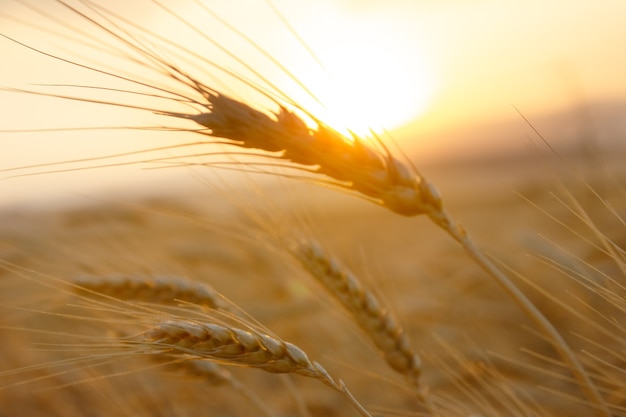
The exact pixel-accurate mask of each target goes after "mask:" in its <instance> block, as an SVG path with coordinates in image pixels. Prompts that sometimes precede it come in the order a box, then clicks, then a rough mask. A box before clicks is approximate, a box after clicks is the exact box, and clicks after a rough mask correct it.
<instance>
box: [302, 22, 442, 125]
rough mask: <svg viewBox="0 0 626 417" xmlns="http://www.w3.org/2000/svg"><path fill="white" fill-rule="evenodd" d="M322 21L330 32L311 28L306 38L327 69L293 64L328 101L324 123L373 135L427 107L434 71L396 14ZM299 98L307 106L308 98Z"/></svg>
mask: <svg viewBox="0 0 626 417" xmlns="http://www.w3.org/2000/svg"><path fill="white" fill-rule="evenodd" d="M329 15H331V16H333V17H329ZM312 20H315V19H312ZM319 20H324V21H325V24H324V30H319V27H318V28H317V29H316V30H311V31H309V32H308V33H307V35H308V36H307V37H306V41H307V42H308V43H309V46H310V47H311V49H312V50H313V51H314V53H315V54H316V56H317V58H319V60H320V61H321V62H322V64H323V68H315V67H316V66H315V65H310V64H309V63H302V62H298V61H296V62H294V63H293V64H292V67H293V69H294V73H295V74H296V75H297V76H298V77H299V78H300V79H301V80H302V81H303V82H304V83H305V84H306V85H307V86H308V87H309V88H310V89H311V90H312V91H314V92H315V95H316V96H317V97H318V98H319V99H320V101H321V102H322V103H323V105H324V109H323V113H324V114H323V121H324V122H326V123H328V124H330V125H331V126H333V127H336V128H338V129H348V130H351V131H353V132H355V133H357V134H367V133H368V132H370V130H374V131H378V132H380V131H382V130H392V129H394V128H396V127H399V126H401V125H402V124H404V123H408V122H410V121H412V120H414V119H415V118H418V117H419V116H420V115H422V114H423V113H424V112H425V111H426V110H427V108H428V105H429V102H430V101H431V99H432V97H433V95H434V92H435V84H436V80H435V77H434V70H433V68H432V65H431V63H430V62H429V60H428V56H427V53H426V51H425V50H421V49H420V48H419V47H418V46H416V42H415V39H413V38H411V39H410V38H409V37H408V36H407V35H406V34H404V33H403V32H402V31H400V30H397V29H396V28H395V27H394V22H393V18H392V16H388V18H380V17H379V16H377V15H374V14H372V13H337V11H335V12H334V13H332V14H331V13H329V14H325V15H320V16H319ZM302 26H304V27H306V23H305V24H303V25H302ZM298 101H299V102H300V103H301V104H304V105H305V106H306V101H307V98H303V99H300V98H299V97H298ZM307 110H308V108H307Z"/></svg>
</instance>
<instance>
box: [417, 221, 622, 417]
mask: <svg viewBox="0 0 626 417" xmlns="http://www.w3.org/2000/svg"><path fill="white" fill-rule="evenodd" d="M428 216H429V217H430V219H431V220H432V221H433V222H434V223H435V224H437V225H438V226H439V227H441V228H442V229H443V230H444V231H446V233H448V234H449V235H450V236H451V237H452V238H453V239H454V240H456V241H457V242H458V243H459V244H460V245H461V246H462V247H463V249H464V250H465V252H466V253H467V254H468V255H469V256H470V258H472V260H473V261H475V262H476V263H477V264H478V265H479V266H480V267H481V268H482V269H483V270H484V271H485V272H487V273H488V274H489V275H490V276H491V277H492V278H493V279H494V280H495V281H496V282H497V283H498V284H499V285H500V287H502V288H503V289H504V291H505V292H506V293H507V294H508V295H509V296H510V297H511V298H512V299H513V300H514V301H515V303H516V304H517V305H518V307H520V309H521V310H522V311H523V312H524V313H525V314H526V315H527V316H528V317H529V318H530V319H531V320H533V321H534V322H535V324H536V325H537V326H538V327H539V328H540V329H541V330H542V331H543V332H544V334H546V336H548V339H549V340H550V342H551V344H552V346H553V347H554V348H555V349H556V351H557V352H558V353H559V355H560V356H561V358H562V359H563V361H565V363H566V364H567V365H568V367H569V369H570V372H571V373H572V375H573V376H574V377H575V378H576V380H577V381H578V384H579V386H580V388H581V389H582V391H583V392H584V394H585V396H586V397H587V399H589V401H591V403H592V404H595V407H596V411H597V412H598V415H600V416H602V417H611V412H610V411H609V409H608V407H607V405H606V403H605V401H604V399H603V398H602V396H601V395H600V392H599V391H598V388H597V387H596V385H595V384H594V383H593V382H592V381H591V379H590V378H589V375H588V374H587V372H586V371H585V369H584V367H583V365H582V364H581V362H580V361H579V360H578V358H577V357H576V355H575V354H574V352H573V351H572V349H571V348H570V347H569V345H568V344H567V342H566V341H565V339H563V336H561V334H560V333H559V331H558V330H557V329H556V328H555V327H554V325H553V324H552V323H551V322H550V320H548V319H547V318H546V316H545V315H544V314H543V313H542V312H541V311H540V310H539V309H538V308H537V307H536V306H535V304H534V303H533V302H532V301H531V300H530V299H529V298H528V297H527V296H526V295H525V294H524V293H523V292H522V291H521V290H520V289H519V288H518V287H517V286H516V285H515V284H514V283H513V281H511V279H510V278H509V277H508V276H507V275H506V274H505V273H504V272H502V270H501V269H500V268H498V267H497V266H496V265H495V264H494V263H493V262H491V261H490V260H489V258H488V257H487V256H486V255H485V254H484V253H483V251H482V250H481V249H480V248H479V247H478V246H477V245H476V243H475V242H474V241H473V239H472V238H471V237H470V235H469V234H468V233H467V231H466V230H465V229H464V228H463V226H461V225H460V224H458V223H456V222H454V221H453V220H452V218H451V217H450V216H449V214H448V213H447V212H446V211H445V210H438V211H433V212H430V213H428Z"/></svg>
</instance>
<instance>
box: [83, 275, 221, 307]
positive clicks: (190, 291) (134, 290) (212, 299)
mask: <svg viewBox="0 0 626 417" xmlns="http://www.w3.org/2000/svg"><path fill="white" fill-rule="evenodd" d="M72 284H73V289H74V291H75V292H78V293H85V292H88V293H90V294H95V295H105V296H109V297H113V298H116V299H120V300H133V301H145V302H150V303H156V304H164V305H168V304H169V305H172V304H177V303H179V302H186V303H191V304H195V305H199V306H202V307H205V308H209V309H221V310H225V309H228V305H227V303H226V301H225V300H224V299H223V298H222V296H221V295H220V294H219V293H218V292H217V291H215V290H214V289H213V288H211V287H210V286H208V285H206V284H201V283H197V282H193V281H189V280H186V279H183V278H181V277H177V276H167V275H150V276H148V275H121V274H120V275H111V276H106V277H100V276H97V275H81V276H78V277H76V278H74V279H73V280H72Z"/></svg>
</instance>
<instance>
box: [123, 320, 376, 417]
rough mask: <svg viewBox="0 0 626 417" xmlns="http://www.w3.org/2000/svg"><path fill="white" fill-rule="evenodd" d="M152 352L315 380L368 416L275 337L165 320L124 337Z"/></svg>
mask: <svg viewBox="0 0 626 417" xmlns="http://www.w3.org/2000/svg"><path fill="white" fill-rule="evenodd" d="M126 343H127V344H131V345H139V346H141V348H142V351H143V352H144V353H148V354H153V355H163V354H166V355H172V354H180V355H184V356H186V357H190V358H197V359H206V360H210V361H213V362H217V363H222V364H225V365H233V366H243V367H250V368H257V369H262V370H264V371H266V372H272V373H293V374H298V375H303V376H306V377H309V378H314V379H317V380H319V381H321V382H323V383H324V384H326V385H328V386H330V387H332V388H333V389H335V390H337V391H338V392H340V393H342V394H343V395H344V396H345V397H346V398H347V399H348V400H349V401H350V403H351V404H352V405H353V406H354V407H355V408H356V409H357V411H359V413H360V414H361V415H362V416H367V417H371V415H370V414H369V413H368V412H367V410H365V408H363V406H362V405H361V404H360V403H359V402H358V401H357V400H356V399H355V398H354V397H353V396H352V394H351V393H350V392H349V391H348V389H347V387H346V386H345V384H344V383H343V382H342V381H335V380H334V379H333V378H332V377H331V376H330V375H329V374H328V372H327V371H326V370H325V369H324V368H323V367H322V366H321V365H320V364H319V363H317V362H313V361H311V360H310V359H309V358H308V356H307V355H306V353H305V352H304V351H303V350H302V349H300V348H299V347H297V346H295V345H293V344H291V343H288V342H285V341H282V340H280V339H278V338H276V337H273V336H269V335H267V334H263V333H259V332H256V331H255V330H252V329H246V330H244V329H241V328H237V327H232V326H228V325H222V324H216V323H197V322H191V321H165V322H161V323H158V324H157V325H156V326H154V327H152V328H151V329H149V330H148V331H146V332H144V333H142V334H140V335H138V336H135V337H133V338H132V339H127V340H126Z"/></svg>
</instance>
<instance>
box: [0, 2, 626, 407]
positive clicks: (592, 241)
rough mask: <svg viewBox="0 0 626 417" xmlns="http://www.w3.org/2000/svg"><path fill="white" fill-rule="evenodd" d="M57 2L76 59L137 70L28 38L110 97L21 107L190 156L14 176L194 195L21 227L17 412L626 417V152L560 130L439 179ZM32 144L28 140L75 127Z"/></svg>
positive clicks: (9, 252) (11, 268)
mask: <svg viewBox="0 0 626 417" xmlns="http://www.w3.org/2000/svg"><path fill="white" fill-rule="evenodd" d="M50 4H51V5H54V6H55V7H56V9H54V10H57V13H60V10H64V11H65V12H66V13H67V12H69V13H70V14H72V15H75V16H78V17H79V20H78V22H80V23H77V24H76V27H75V28H76V30H75V31H74V32H72V33H73V35H72V36H73V37H71V38H69V40H70V41H74V42H75V40H76V39H79V41H78V42H77V44H78V45H80V46H81V47H88V48H92V49H96V50H97V51H98V52H103V53H105V54H106V53H108V54H112V56H113V57H114V58H116V59H117V60H121V61H126V62H131V63H134V65H135V66H134V67H130V68H128V69H124V70H123V71H122V70H120V72H119V73H118V72H116V68H115V63H116V62H117V61H115V62H113V63H112V64H111V65H109V64H108V62H109V61H106V60H104V61H103V60H100V61H98V60H95V62H96V63H95V64H94V63H93V62H91V61H90V60H85V61H80V60H79V58H78V57H74V56H72V58H67V59H66V58H61V59H59V58H60V57H63V56H65V55H63V54H62V53H61V52H56V51H55V52H48V51H46V50H43V49H39V48H40V46H35V45H34V44H31V43H28V42H26V41H23V42H22V40H21V39H19V38H16V37H14V36H11V34H4V33H3V34H4V35H5V36H8V38H5V40H6V41H7V42H10V43H11V44H12V45H14V46H16V47H19V48H22V49H24V50H28V51H29V52H30V53H34V54H35V55H38V56H42V57H43V58H45V59H46V60H49V61H53V62H55V63H56V64H59V65H61V66H66V67H68V71H70V70H76V69H78V70H80V71H79V72H84V73H85V74H89V75H93V73H94V72H97V73H98V74H97V75H98V76H101V77H102V78H101V79H100V80H99V81H92V80H89V81H81V80H76V81H73V83H72V85H71V86H70V85H68V84H66V83H65V81H60V82H58V83H57V82H56V81H55V80H51V82H54V83H55V84H56V85H47V86H46V85H34V86H32V88H31V87H28V88H22V87H14V88H13V87H10V88H13V90H12V91H5V93H7V94H9V93H10V94H17V95H20V96H27V97H31V96H32V97H44V98H48V99H50V100H52V102H57V101H59V102H60V101H68V100H69V101H72V102H75V103H76V104H77V105H79V106H96V107H94V108H99V107H102V108H109V107H111V106H115V107H119V108H121V110H122V111H127V112H128V113H129V115H130V116H129V117H130V119H129V120H130V121H128V122H127V120H126V119H124V121H123V122H119V121H118V124H117V127H116V129H118V130H121V131H122V132H123V134H124V135H125V137H128V133H133V134H134V133H135V132H136V133H137V135H138V136H142V135H146V136H148V137H149V136H150V135H151V134H163V135H164V136H163V137H165V142H160V141H161V140H162V139H161V138H160V137H159V139H158V141H159V142H155V143H154V144H151V145H148V146H146V147H145V148H136V147H135V146H133V147H131V148H130V149H133V151H125V152H113V153H111V154H110V155H109V154H108V153H106V152H105V154H104V155H103V154H102V153H101V154H97V155H95V156H96V157H94V158H84V157H77V158H73V157H67V158H65V159H61V160H54V161H52V162H54V164H50V163H49V162H50V161H44V162H40V161H36V163H33V164H31V165H29V166H25V165H22V166H17V167H16V166H8V167H6V168H5V167H3V171H2V172H3V173H4V174H5V177H4V178H3V182H4V183H7V182H10V183H18V182H19V181H23V183H24V184H29V183H28V182H27V180H28V178H29V176H34V177H35V179H36V180H39V179H40V178H41V179H44V180H45V179H47V178H52V177H54V176H56V175H70V176H72V175H73V176H81V175H85V176H86V177H87V176H88V175H90V174H89V173H91V172H105V173H106V172H109V171H112V170H114V169H115V167H114V165H124V168H125V169H127V171H126V172H130V173H131V174H130V175H140V174H139V172H142V174H141V175H144V171H143V170H142V168H146V167H148V168H155V167H158V168H167V169H161V170H159V169H157V170H155V171H157V172H158V173H159V174H161V172H162V171H165V172H168V171H176V172H177V173H179V174H180V173H181V172H182V173H183V175H182V177H183V180H184V181H185V182H186V183H189V184H193V187H187V186H186V185H179V186H178V189H173V188H172V187H169V188H167V189H164V190H158V188H154V189H150V190H142V191H141V192H139V191H136V192H133V193H132V194H115V193H113V194H111V193H107V194H105V193H103V194H97V193H94V194H91V195H90V196H89V197H88V198H86V199H84V200H83V201H82V203H81V204H64V205H60V206H59V207H56V208H45V209H42V208H36V207H23V206H17V205H15V206H11V205H6V207H4V208H2V210H1V211H0V309H1V312H0V332H1V333H2V341H3V343H2V344H0V350H1V354H0V376H1V378H0V381H1V382H0V415H2V416H4V415H7V416H9V415H29V416H57V415H58V416H73V415H76V416H105V415H106V416H131V415H132V416H144V415H145V416H190V415H198V414H203V415H220V416H248V415H265V416H287V415H289V416H291V415H293V416H335V415H336V416H339V415H342V416H343V415H362V416H421V415H424V416H563V415H567V416H590V415H598V416H620V415H626V373H625V371H624V367H625V366H626V342H625V340H626V334H625V332H624V318H625V313H626V309H625V306H626V304H625V303H624V298H625V297H626V291H625V286H626V281H625V278H626V256H625V252H624V248H625V247H626V223H625V222H624V218H625V216H624V213H626V198H625V193H626V189H625V188H624V179H625V178H626V172H625V171H624V166H623V162H622V161H623V159H624V149H622V148H620V147H616V148H613V149H606V150H604V149H596V150H595V151H594V152H593V153H590V152H583V151H581V152H572V151H571V150H568V151H567V152H559V149H558V148H556V149H554V148H551V147H550V145H549V143H548V144H546V143H544V142H543V140H544V138H542V137H539V136H537V137H536V138H535V140H536V142H537V143H538V144H539V146H538V148H537V149H536V150H535V151H534V152H529V153H526V154H517V155H515V156H514V157H512V158H509V159H506V160H503V159H498V158H493V159H483V160H474V161H471V160H470V161H468V162H465V163H455V164H440V165H436V164H432V165H428V166H423V167H422V166H417V167H415V166H414V163H413V162H411V159H410V158H407V157H406V156H405V155H404V154H403V153H402V152H401V151H399V150H396V148H395V145H393V144H392V143H391V142H390V141H388V140H387V138H386V137H384V136H381V137H376V136H375V135H373V134H372V135H370V137H369V138H366V137H364V136H359V135H356V134H355V135H354V136H351V135H350V134H348V133H342V131H341V130H339V129H337V128H334V127H331V126H330V125H328V124H326V123H324V119H322V118H321V117H318V116H317V115H316V113H313V111H312V110H309V109H308V108H305V107H303V105H301V104H300V103H298V102H297V101H294V100H293V99H292V98H291V97H290V95H288V94H287V93H285V92H284V91H282V90H280V89H278V88H277V87H276V86H274V85H273V84H272V83H271V82H269V81H267V80H265V81H263V80H259V79H258V78H255V77H258V75H255V74H250V73H247V74H244V73H245V71H250V69H241V71H242V73H234V72H231V71H230V70H224V68H222V67H217V66H212V65H213V64H212V63H209V62H208V61H205V58H204V57H202V56H196V55H194V53H193V51H190V50H188V49H185V48H184V47H183V46H181V45H178V44H174V43H171V42H170V41H169V40H168V39H166V38H161V37H159V35H158V32H145V31H143V27H142V26H138V25H135V24H134V22H129V21H127V20H125V19H124V18H123V17H122V16H120V15H118V14H116V12H115V11H114V10H113V9H109V8H107V7H103V5H102V3H98V2H95V3H92V2H90V1H77V2H69V3H65V2H62V1H54V2H50ZM151 4H152V5H153V7H154V8H155V9H156V10H161V11H165V12H166V13H165V15H166V16H168V17H169V19H171V20H173V21H175V20H178V21H180V18H179V17H178V15H177V14H175V12H171V11H169V9H165V8H164V6H162V5H161V4H160V3H158V2H152V3H151ZM202 10H204V9H202ZM31 12H32V13H34V14H38V15H40V16H44V17H46V18H47V21H48V22H49V24H50V26H45V30H44V33H46V32H45V31H49V33H51V34H54V33H55V32H54V30H52V29H51V28H52V27H53V25H52V23H54V22H55V20H54V19H53V17H52V16H54V15H53V14H48V13H47V12H42V10H40V9H37V8H32V10H31ZM59 16H60V15H59ZM57 23H58V22H57ZM82 25H85V26H82ZM184 26H189V27H192V28H196V26H193V25H192V24H191V23H190V22H188V21H184ZM194 30H195V29H194ZM235 34H236V35H239V36H241V34H237V32H235ZM61 39H66V40H67V39H68V38H66V37H61ZM94 39H95V40H99V39H104V40H106V42H103V43H99V44H97V45H96V44H94V43H93V41H94ZM244 40H245V38H244ZM204 41H205V42H209V40H208V39H207V38H204ZM248 42H249V41H248ZM159 47H161V48H163V49H159ZM177 48H178V49H177ZM78 53H79V54H80V53H82V51H81V52H78ZM46 54H49V55H46ZM100 59H102V57H100ZM103 62H107V65H106V66H100V67H99V66H97V64H98V63H99V64H102V63H103ZM237 62H238V64H237V65H238V66H239V67H241V65H242V63H241V62H239V61H237ZM77 63H79V64H78V65H77ZM185 65H186V66H185ZM203 66H204V67H203ZM206 67H210V68H209V70H207V68H206ZM128 71H141V72H140V73H133V72H130V73H129V72H128ZM215 73H217V74H218V75H217V76H215ZM153 76H154V77H153ZM214 76H215V77H214ZM249 77H251V78H249ZM92 83H96V84H92ZM231 84H232V85H235V84H243V85H244V87H246V88H247V89H249V90H250V91H249V93H248V94H243V93H237V92H231V90H230V86H231ZM218 87H219V88H218ZM10 88H9V89H10ZM250 97H252V98H250ZM249 100H252V101H249ZM254 100H260V103H261V104H258V103H257V102H256V101H254ZM131 116H132V117H136V118H137V121H136V122H134V121H133V120H134V119H132V117H131ZM112 117H113V119H112V120H113V122H115V121H116V119H115V118H116V117H117V116H116V115H113V116H112ZM62 123H67V124H65V125H64V126H63V128H67V132H68V134H70V133H71V132H72V129H73V128H78V129H77V131H78V132H79V133H80V134H81V135H83V137H84V136H85V134H87V136H88V137H89V135H90V134H91V130H99V129H89V126H87V128H88V129H86V130H85V129H84V126H82V125H81V124H80V123H78V122H77V123H76V124H74V125H73V124H72V123H71V120H70V121H69V123H68V122H65V121H64V122H62ZM151 123H152V124H151ZM7 124H8V122H7ZM29 130H33V129H29V127H28V126H27V127H23V128H21V129H13V128H7V129H5V130H3V132H5V133H7V132H8V133H10V134H12V135H20V134H25V133H26V134H30V133H35V134H36V135H37V136H39V137H44V138H45V137H46V136H47V135H51V134H53V133H54V131H56V130H58V128H57V127H54V128H50V129H47V130H46V129H43V130H41V129H38V128H37V129H34V130H36V131H35V132H32V131H31V132H28V131H29ZM111 132H113V134H115V132H117V130H115V129H113V130H110V131H109V134H111ZM96 133H97V132H96ZM538 134H539V135H540V132H538ZM170 138H171V139H170ZM91 140H94V141H96V140H97V139H91ZM161 145H162V146H161ZM138 146H139V145H138ZM135 149H142V151H141V152H138V151H134V150H135ZM107 155H109V156H107ZM418 159H419V158H418ZM171 168H174V169H171ZM52 171H55V172H52ZM61 171H63V172H61ZM147 171H148V174H147V175H150V174H149V172H150V171H151V170H150V169H149V170H147ZM148 178H150V177H148ZM158 178H161V177H158ZM153 181H159V180H158V179H157V177H154V179H153ZM164 188H165V187H164Z"/></svg>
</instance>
